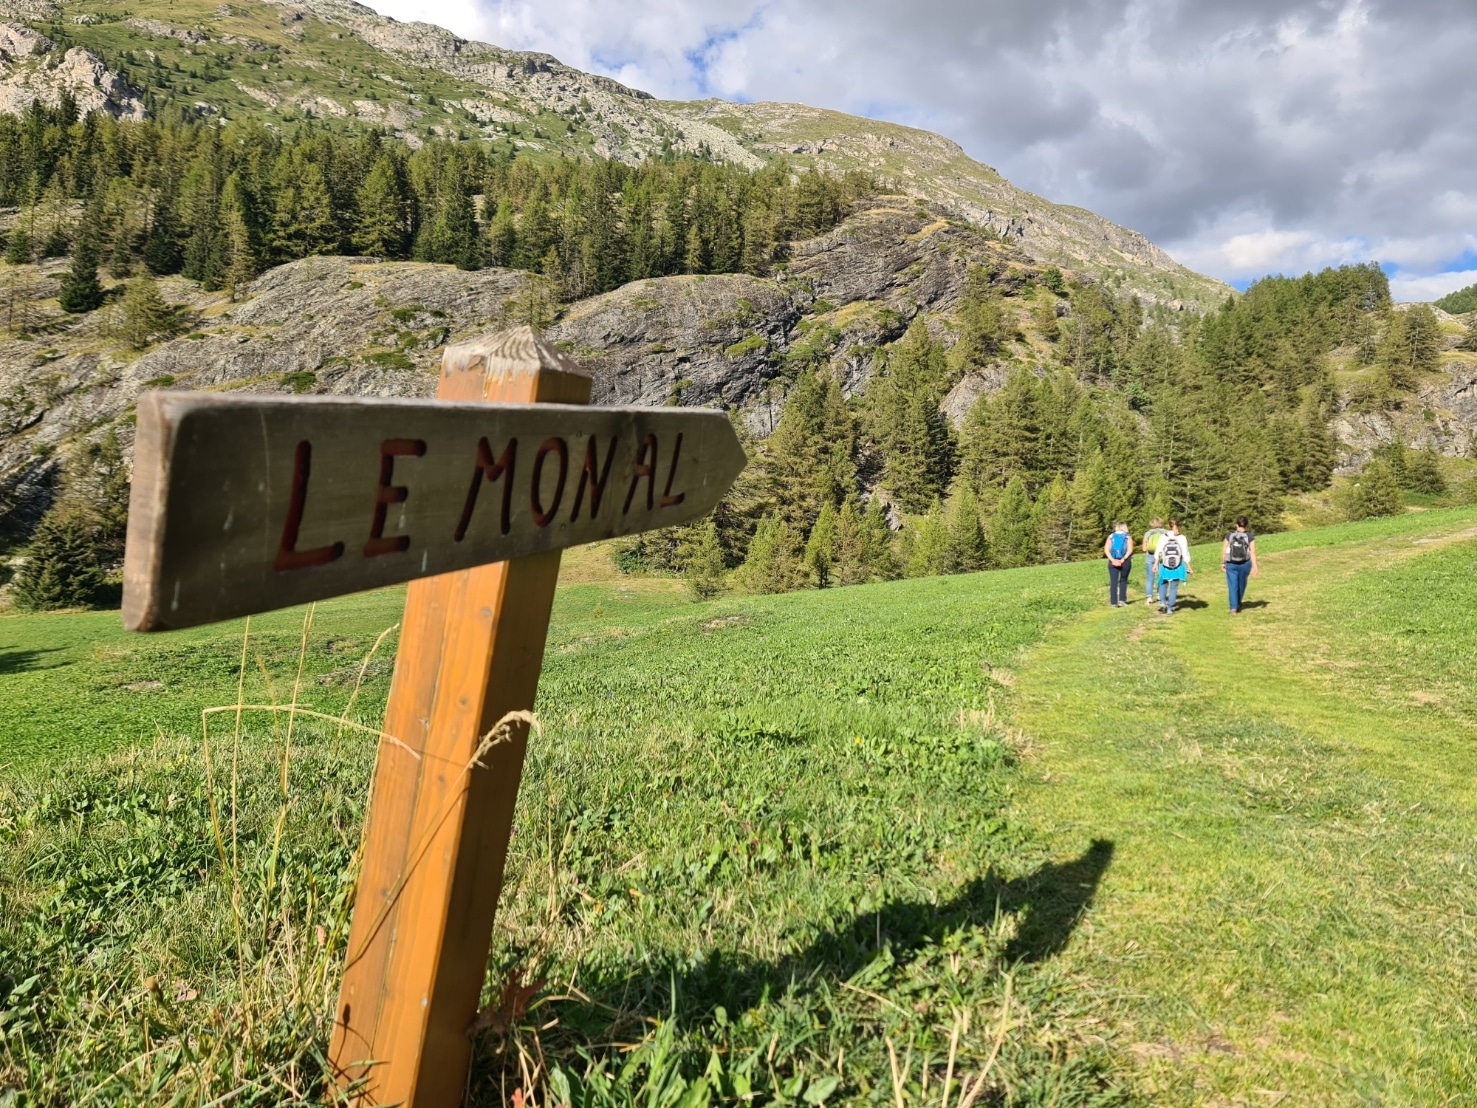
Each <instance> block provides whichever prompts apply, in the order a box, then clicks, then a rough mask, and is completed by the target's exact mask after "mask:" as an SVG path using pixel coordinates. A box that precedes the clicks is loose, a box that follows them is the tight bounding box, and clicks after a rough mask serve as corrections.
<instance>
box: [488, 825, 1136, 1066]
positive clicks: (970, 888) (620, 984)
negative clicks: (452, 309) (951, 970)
mask: <svg viewBox="0 0 1477 1108" xmlns="http://www.w3.org/2000/svg"><path fill="white" fill-rule="evenodd" d="M1113 851H1114V846H1113V843H1112V842H1111V841H1109V840H1106V839H1095V840H1093V842H1092V843H1091V844H1090V845H1089V846H1088V847H1087V849H1086V850H1084V851H1083V852H1082V854H1080V855H1078V856H1077V857H1075V858H1070V859H1067V860H1066V861H1061V862H1047V863H1045V864H1043V865H1041V866H1040V867H1038V868H1037V869H1036V870H1034V871H1032V872H1031V873H1029V874H1026V875H1024V876H1022V877H1017V878H1010V879H1007V878H1002V877H1000V876H998V875H996V874H995V873H993V872H989V873H986V874H985V875H983V876H982V877H977V878H975V879H974V880H972V881H970V882H969V883H968V884H966V885H964V886H963V887H962V888H961V889H959V891H958V892H957V893H956V894H955V895H954V896H952V897H950V898H949V899H948V900H946V901H944V902H943V903H931V902H929V901H926V900H900V901H893V902H891V903H889V904H887V905H886V906H884V907H882V908H880V909H878V910H876V911H872V912H863V913H859V914H858V915H856V916H854V917H853V918H852V919H851V920H850V921H849V922H845V923H842V924H841V925H840V926H838V927H836V928H834V929H832V930H830V931H826V932H824V933H822V934H821V935H819V936H817V937H816V939H815V940H814V941H813V942H811V943H810V944H809V945H808V946H806V947H805V948H804V949H802V950H800V951H797V952H796V953H794V954H791V955H788V956H785V957H783V958H779V959H776V960H773V961H764V960H761V959H755V958H752V957H750V956H748V955H746V954H744V953H742V952H733V951H718V950H715V951H713V952H712V953H710V954H709V955H708V957H707V958H705V959H703V960H702V961H700V962H696V963H694V962H692V961H691V960H690V955H688V954H687V953H685V952H682V951H669V952H666V954H667V956H666V957H660V956H653V957H652V958H651V959H650V960H649V961H647V962H644V963H643V964H642V966H641V967H640V970H639V971H638V972H632V973H628V974H623V973H621V972H620V971H619V970H616V971H615V972H611V973H607V974H605V975H604V976H603V977H602V976H589V975H587V974H585V973H583V972H582V973H581V975H580V988H581V992H582V993H583V995H584V997H585V998H587V999H586V1000H576V999H567V1000H564V1001H562V1002H560V1003H559V1006H558V1010H559V1018H560V1022H561V1023H562V1024H563V1025H564V1026H566V1027H584V1028H595V1027H602V1028H604V1027H605V1025H607V1024H608V1023H609V1022H610V1020H611V1016H612V1013H619V1015H618V1016H617V1019H619V1020H624V1019H626V1018H627V1017H628V1018H629V1020H630V1021H631V1022H632V1024H633V1025H635V1024H637V1023H641V1022H643V1021H644V1020H645V1019H647V1018H668V1017H670V1016H671V1015H672V1014H673V1013H674V1012H675V1013H677V1015H678V1017H679V1018H685V1019H687V1020H689V1021H690V1020H693V1019H701V1018H707V1017H708V1016H709V1015H710V1014H711V1013H712V1011H713V1010H714V1009H715V1008H717V1007H719V1006H720V1005H721V1006H722V1007H723V1008H724V1009H725V1010H726V1011H727V1012H728V1015H729V1018H730V1019H733V1018H735V1017H737V1016H738V1015H739V1014H740V1013H742V1012H744V1011H746V1010H748V1009H751V1008H753V1007H755V1006H757V1005H759V1004H761V1003H762V1002H763V1001H764V999H765V998H766V997H779V996H782V995H783V994H784V993H785V992H786V990H788V989H790V988H791V987H793V986H795V985H797V984H803V986H804V987H805V988H807V989H812V988H820V987H823V986H825V985H830V986H837V987H839V986H840V985H841V983H843V982H846V981H849V980H850V979H852V978H853V977H854V976H855V975H856V974H857V973H858V972H859V971H860V970H862V969H863V968H864V967H865V966H866V965H867V964H868V963H869V962H870V961H871V960H872V959H873V958H875V957H876V955H877V953H878V951H879V950H881V949H882V948H883V947H887V948H889V949H890V950H891V952H892V955H893V957H894V958H895V959H897V960H898V961H900V962H905V961H907V960H908V958H909V957H911V956H912V955H913V954H914V953H916V952H917V951H919V950H922V949H923V948H925V947H927V946H929V945H932V944H937V943H940V942H942V941H943V939H944V937H945V936H946V935H948V934H950V933H953V932H956V931H958V930H960V929H961V928H967V927H973V928H980V929H987V930H988V929H993V928H995V927H998V926H1000V925H1002V924H1008V923H1009V922H1010V921H1011V920H1012V919H1013V920H1014V921H1015V924H1016V933H1015V937H1014V938H1013V939H1011V940H1010V941H1009V942H1008V943H1007V944H1006V945H1005V946H1004V947H1003V949H1001V951H1000V953H999V955H998V964H999V965H1000V966H1001V968H1005V967H1009V966H1014V965H1019V964H1022V963H1026V964H1032V963H1039V962H1043V961H1046V960H1048V959H1050V958H1052V957H1054V956H1056V955H1057V954H1059V953H1060V952H1061V951H1062V950H1063V949H1064V948H1065V947H1066V945H1067V943H1068V941H1069V940H1070V939H1071V937H1072V934H1073V932H1074V931H1075V930H1076V928H1077V925H1078V924H1079V923H1080V922H1081V921H1082V918H1083V916H1084V914H1085V913H1086V911H1087V909H1088V908H1089V907H1090V906H1091V904H1092V902H1093V900H1094V898H1095V897H1096V895H1097V891H1098V889H1099V887H1100V886H1101V884H1102V880H1103V877H1104V875H1105V874H1106V872H1107V870H1108V867H1109V865H1110V864H1111V862H1112V859H1113ZM674 992H675V995H674ZM603 1033H605V1032H604V1031H603V1030H602V1031H601V1032H597V1034H603ZM496 1064H497V1062H496V1058H495V1057H494V1056H493V1055H492V1054H491V1053H489V1052H483V1053H482V1055H481V1058H480V1065H481V1066H489V1065H496ZM485 1076H486V1074H485V1072H484V1073H482V1074H477V1075H474V1084H475V1083H476V1080H477V1078H479V1077H485Z"/></svg>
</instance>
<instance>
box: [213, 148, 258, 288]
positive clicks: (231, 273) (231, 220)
mask: <svg viewBox="0 0 1477 1108" xmlns="http://www.w3.org/2000/svg"><path fill="white" fill-rule="evenodd" d="M217 218H218V220H219V234H218V235H217V236H216V239H215V242H214V247H215V252H216V259H215V260H214V261H213V263H212V265H211V268H212V269H214V270H215V272H216V273H217V274H218V275H219V280H220V287H221V288H224V289H225V290H226V293H227V294H228V295H229V296H230V298H231V299H232V300H235V299H236V296H237V294H238V293H239V292H240V290H241V288H242V286H244V285H246V284H247V283H248V282H250V281H251V279H252V278H253V277H255V276H256V275H257V274H258V273H260V272H261V246H260V243H261V236H260V231H259V228H258V224H257V213H256V205H255V202H254V198H253V197H252V195H251V193H250V192H248V191H247V189H246V186H245V185H244V184H243V183H242V181H241V178H240V176H239V175H238V174H235V173H232V174H231V175H230V176H229V177H227V178H226V183H225V185H224V186H223V187H222V189H221V197H220V207H219V209H218V215H217Z"/></svg>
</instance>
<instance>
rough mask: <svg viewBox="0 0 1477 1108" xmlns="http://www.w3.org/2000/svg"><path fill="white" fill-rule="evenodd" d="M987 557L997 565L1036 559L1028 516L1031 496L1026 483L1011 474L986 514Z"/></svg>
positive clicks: (1022, 563)
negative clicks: (988, 545) (987, 528)
mask: <svg viewBox="0 0 1477 1108" xmlns="http://www.w3.org/2000/svg"><path fill="white" fill-rule="evenodd" d="M989 537H990V559H991V561H992V562H993V563H994V565H996V566H997V567H999V568H1000V569H1011V568H1013V567H1015V566H1027V565H1031V564H1032V563H1033V562H1035V561H1036V557H1037V547H1036V528H1035V526H1034V525H1033V521H1032V519H1031V497H1030V495H1029V494H1028V493H1027V492H1026V483H1025V482H1024V481H1023V480H1021V478H1019V477H1012V478H1011V479H1010V483H1009V484H1008V485H1006V486H1005V492H1004V494H1002V495H1001V497H1000V503H999V504H997V505H996V506H995V514H994V515H993V516H992V517H991V518H990V536H989Z"/></svg>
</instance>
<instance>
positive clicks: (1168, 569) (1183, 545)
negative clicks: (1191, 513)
mask: <svg viewBox="0 0 1477 1108" xmlns="http://www.w3.org/2000/svg"><path fill="white" fill-rule="evenodd" d="M1155 553H1156V555H1157V557H1158V559H1159V610H1160V611H1161V612H1163V613H1164V614H1165V615H1168V616H1172V615H1174V606H1175V602H1176V601H1177V600H1179V595H1180V582H1181V581H1183V580H1185V578H1187V577H1189V576H1190V574H1191V573H1192V572H1194V571H1193V570H1191V569H1190V540H1189V539H1187V538H1186V537H1185V536H1184V535H1182V534H1180V525H1179V521H1178V520H1174V519H1172V520H1170V521H1169V534H1167V535H1165V536H1164V537H1163V538H1161V539H1160V540H1159V549H1158V550H1157V551H1156V552H1155Z"/></svg>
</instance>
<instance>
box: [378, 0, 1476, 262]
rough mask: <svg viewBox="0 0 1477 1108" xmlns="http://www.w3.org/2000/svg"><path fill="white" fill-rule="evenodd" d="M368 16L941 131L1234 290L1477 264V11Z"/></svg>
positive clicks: (650, 83)
mask: <svg viewBox="0 0 1477 1108" xmlns="http://www.w3.org/2000/svg"><path fill="white" fill-rule="evenodd" d="M371 3H372V5H373V6H375V7H377V8H378V9H380V10H381V11H384V12H385V13H386V14H389V15H392V16H394V17H395V18H397V19H423V20H427V21H430V22H437V23H441V24H443V25H445V26H449V27H450V28H451V29H453V30H455V31H457V32H458V33H459V34H462V35H465V36H467V37H472V38H481V39H484V40H486V41H492V42H496V43H498V44H499V45H503V46H508V47H513V48H517V49H532V50H542V51H547V52H549V53H552V54H554V55H556V56H558V57H559V58H561V59H562V60H563V61H565V62H567V63H569V64H570V65H575V66H578V67H580V68H584V69H591V70H594V71H596V72H602V73H607V74H609V75H611V76H614V77H616V78H617V79H619V80H622V81H624V82H626V83H628V84H632V85H635V86H636V87H639V88H644V89H646V90H647V91H649V92H652V93H655V94H656V95H659V96H667V97H679V98H680V97H697V96H708V95H718V96H724V97H729V98H735V99H765V100H799V101H803V102H806V103H811V104H816V105H819V106H824V107H831V108H838V109H841V110H844V111H852V112H857V113H859V114H864V115H874V116H879V117H883V118H888V119H892V120H895V121H897V122H901V123H911V124H914V125H923V126H928V127H930V128H931V129H934V130H939V131H942V132H944V133H945V134H948V135H949V136H950V137H952V138H954V139H956V140H958V141H960V142H961V143H962V144H963V145H964V146H965V148H966V149H967V150H969V151H970V153H971V154H973V155H974V156H975V157H978V158H979V159H980V160H981V161H984V162H987V163H989V164H991V165H994V166H996V167H998V168H999V169H1000V170H1001V171H1002V172H1003V173H1005V174H1006V176H1008V177H1010V178H1011V179H1012V180H1014V181H1015V182H1016V183H1017V184H1019V185H1021V186H1023V187H1025V188H1029V189H1032V190H1033V191H1036V192H1039V193H1041V194H1043V195H1045V196H1048V197H1050V198H1051V199H1054V200H1059V201H1062V202H1066V203H1074V204H1080V205H1082V206H1084V207H1087V208H1091V209H1092V210H1094V211H1097V212H1100V213H1102V214H1103V215H1105V216H1107V217H1109V218H1111V219H1114V220H1116V221H1118V222H1120V223H1123V224H1126V225H1128V226H1130V227H1134V228H1136V229H1138V230H1141V231H1143V232H1145V233H1146V234H1148V235H1149V236H1150V237H1151V238H1153V239H1155V241H1157V242H1160V243H1161V244H1162V245H1164V246H1165V247H1166V248H1167V249H1169V250H1170V251H1171V253H1176V256H1179V257H1181V258H1182V260H1184V261H1185V262H1186V263H1187V264H1189V265H1192V266H1194V267H1195V268H1198V269H1202V270H1204V271H1206V272H1210V273H1213V274H1215V275H1216V276H1220V277H1223V278H1226V279H1228V280H1242V279H1245V278H1247V277H1251V276H1257V275H1259V273H1258V272H1257V271H1260V272H1268V271H1272V272H1276V271H1284V272H1296V271H1300V270H1301V269H1305V268H1308V267H1310V266H1311V267H1315V268H1316V267H1318V266H1321V265H1325V264H1337V263H1338V262H1340V261H1345V260H1364V259H1368V258H1378V259H1380V260H1382V261H1385V262H1390V263H1394V264H1396V265H1398V266H1399V267H1401V270H1402V272H1408V273H1410V274H1412V278H1411V279H1418V278H1421V277H1424V276H1429V275H1433V274H1437V273H1440V272H1441V271H1442V270H1444V269H1448V268H1452V269H1459V268H1461V263H1460V262H1457V263H1455V264H1454V263H1453V259H1461V258H1462V257H1463V256H1464V255H1465V254H1467V253H1468V252H1470V251H1473V250H1474V249H1477V130H1474V129H1473V128H1472V127H1471V126H1470V122H1469V121H1470V120H1471V119H1472V118H1473V117H1474V115H1477V83H1474V82H1472V81H1471V79H1470V68H1471V61H1470V59H1471V58H1472V57H1474V56H1477V5H1474V4H1472V2H1471V0H1239V2H1238V3H1235V4H1216V3H1211V2H1208V0H1095V2H1093V3H1090V4H1087V3H1082V2H1081V0H985V2H980V0H910V2H909V3H907V4H898V3H896V2H894V0H647V2H645V3H643V4H641V5H634V4H630V3H614V2H611V0H371ZM1248 213H1251V214H1248Z"/></svg>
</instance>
